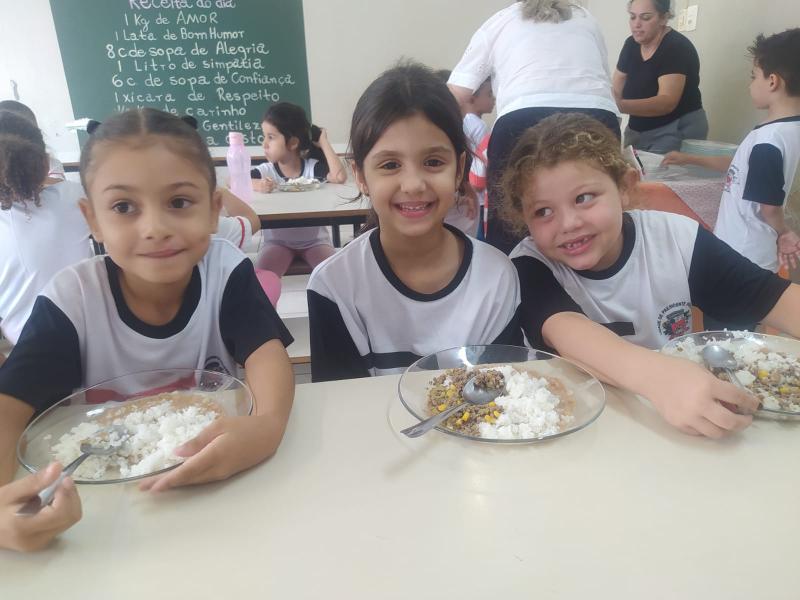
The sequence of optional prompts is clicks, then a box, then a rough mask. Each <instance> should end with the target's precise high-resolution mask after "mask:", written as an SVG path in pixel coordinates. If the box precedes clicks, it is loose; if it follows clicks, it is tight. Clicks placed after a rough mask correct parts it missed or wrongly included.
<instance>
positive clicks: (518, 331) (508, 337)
mask: <svg viewBox="0 0 800 600" xmlns="http://www.w3.org/2000/svg"><path fill="white" fill-rule="evenodd" d="M521 321H522V304H520V305H519V306H518V307H517V310H516V311H514V316H513V317H512V318H511V320H510V321H509V322H508V325H506V327H505V329H503V331H501V332H500V335H498V336H497V337H496V338H495V339H494V340H493V341H492V343H493V344H504V345H507V346H521V345H522V344H523V343H524V338H523V335H522V324H521Z"/></svg>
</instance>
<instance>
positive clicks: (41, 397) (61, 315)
mask: <svg viewBox="0 0 800 600" xmlns="http://www.w3.org/2000/svg"><path fill="white" fill-rule="evenodd" d="M271 339H280V340H281V341H282V342H283V344H284V345H288V344H290V343H291V341H292V337H291V335H290V334H289V332H288V330H287V329H286V328H285V327H284V325H283V323H282V322H281V320H280V318H279V317H278V314H277V313H276V312H275V309H274V308H273V306H272V304H270V302H269V300H268V299H267V297H266V295H265V294H264V291H263V289H262V288H261V285H260V284H259V283H258V279H257V278H256V275H255V272H254V270H253V264H252V263H251V262H250V260H248V259H247V257H246V256H245V255H244V254H242V252H241V251H240V250H238V249H237V248H234V247H233V245H232V244H230V243H229V242H227V241H226V240H221V239H212V240H211V243H210V245H209V248H208V251H207V252H206V254H205V256H204V257H203V259H202V260H201V261H200V263H198V265H197V266H196V267H195V268H194V270H193V272H192V277H191V280H190V283H189V285H188V287H187V289H186V292H185V293H184V298H183V302H182V304H181V307H180V309H179V310H178V314H177V315H175V317H174V318H173V319H172V321H170V322H169V323H166V324H164V325H150V324H148V323H145V322H143V321H141V320H140V319H138V318H137V317H136V315H135V314H134V313H133V312H132V311H131V310H130V308H129V307H128V305H127V303H126V302H125V298H124V295H123V292H122V289H121V286H120V280H119V267H117V266H116V265H115V264H114V263H113V262H112V260H111V258H110V257H108V256H98V257H95V258H93V259H90V260H85V261H83V262H81V263H79V264H77V265H73V266H71V267H68V268H66V269H64V270H63V271H61V272H60V273H59V274H58V275H57V276H56V277H55V278H54V279H53V280H52V281H51V282H50V284H49V285H48V286H47V287H46V288H45V290H44V291H43V292H42V294H41V295H40V296H39V297H38V298H37V300H36V304H35V305H34V308H33V312H32V313H31V317H30V319H29V321H28V323H27V324H26V325H25V328H24V329H23V332H22V335H21V336H20V339H19V343H18V344H17V346H15V348H14V350H13V351H12V353H11V355H10V356H9V357H8V360H7V361H6V362H5V364H3V366H2V368H0V393H3V394H8V395H10V396H12V397H14V398H18V399H20V400H22V401H23V402H26V403H28V404H30V405H31V406H34V407H35V408H37V409H44V408H47V407H48V406H50V405H51V404H52V403H53V402H55V401H57V400H59V399H60V398H63V397H65V396H66V395H68V394H69V393H71V391H72V390H73V389H75V388H79V387H89V386H93V385H96V384H97V383H100V382H102V381H106V380H108V379H111V378H114V377H118V376H120V375H125V374H128V373H135V372H139V371H150V370H154V369H161V370H163V369H207V370H211V371H218V372H224V373H229V374H236V373H237V370H238V365H244V363H245V361H246V360H247V358H248V356H249V355H250V354H251V353H252V352H253V351H255V350H257V349H258V348H259V347H261V345H263V344H264V343H266V342H268V341H269V340H271ZM165 383H169V382H165ZM152 387H157V386H155V385H153V386H152Z"/></svg>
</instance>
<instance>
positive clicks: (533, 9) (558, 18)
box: [520, 0, 574, 23]
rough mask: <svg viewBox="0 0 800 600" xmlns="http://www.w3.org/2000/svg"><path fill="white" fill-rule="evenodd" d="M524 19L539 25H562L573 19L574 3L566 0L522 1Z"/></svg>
mask: <svg viewBox="0 0 800 600" xmlns="http://www.w3.org/2000/svg"><path fill="white" fill-rule="evenodd" d="M520 2H522V18H523V19H530V20H532V21H536V22H537V23H561V22H562V21H569V20H570V19H571V18H572V7H573V6H574V4H573V3H572V2H565V0H520Z"/></svg>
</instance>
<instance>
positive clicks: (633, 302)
mask: <svg viewBox="0 0 800 600" xmlns="http://www.w3.org/2000/svg"><path fill="white" fill-rule="evenodd" d="M622 232H623V248H622V254H621V255H620V257H619V259H618V260H617V261H616V263H615V264H613V265H612V266H611V267H609V268H608V269H605V270H603V271H574V270H572V269H570V268H569V267H568V266H566V265H564V264H563V263H560V262H556V261H552V260H550V259H549V258H547V257H545V256H544V255H543V254H542V253H541V252H540V251H539V249H538V248H537V247H536V245H535V244H534V242H533V240H532V239H531V238H526V239H524V240H523V241H522V242H520V244H519V245H518V246H517V247H516V248H515V249H514V251H513V252H512V253H511V258H512V261H513V263H514V265H515V266H516V268H517V272H518V273H519V278H520V287H521V290H522V311H521V315H522V316H521V320H522V329H523V331H524V332H525V336H526V338H527V340H528V343H530V344H531V346H533V347H534V348H545V346H546V344H545V342H544V340H543V338H542V326H543V325H544V323H545V322H546V321H547V319H549V318H550V317H551V316H553V315H555V314H557V313H560V312H577V313H582V314H584V315H586V316H587V317H588V318H589V319H591V320H592V321H594V322H596V323H599V324H601V325H604V326H606V327H608V328H609V329H611V330H612V331H614V332H615V333H616V334H618V335H620V336H623V337H625V339H627V340H628V341H629V342H632V343H634V344H638V345H639V346H644V347H646V348H651V349H659V348H661V347H662V346H663V345H664V344H666V343H667V342H668V341H669V340H671V339H673V338H676V337H678V336H681V335H684V334H687V333H690V332H691V331H692V311H691V309H692V306H693V305H694V306H697V307H698V308H699V309H700V310H702V311H703V312H704V313H705V314H708V315H710V316H712V317H714V318H716V319H718V320H721V321H723V320H724V321H727V322H732V323H739V322H741V323H743V324H745V323H753V322H756V321H760V320H762V319H763V318H764V317H765V316H766V315H767V314H768V313H769V312H770V311H771V310H772V308H773V307H774V306H775V304H776V303H777V302H778V300H779V299H780V297H781V295H782V294H783V292H784V291H785V290H786V288H787V287H788V286H789V282H788V281H786V280H783V279H781V278H779V277H778V276H776V275H775V274H774V273H771V272H769V271H767V270H764V269H762V268H760V267H758V266H757V265H755V264H753V263H752V262H750V261H749V260H747V259H746V258H745V257H743V256H742V255H741V254H739V253H738V252H736V251H735V250H733V249H732V248H731V247H730V246H728V245H727V244H725V243H724V242H722V241H720V240H719V239H718V238H716V237H715V236H714V235H712V234H711V233H710V232H708V231H706V230H705V229H703V228H702V227H701V226H700V225H699V224H698V223H697V222H696V221H693V220H692V219H689V218H688V217H684V216H681V215H675V214H671V213H665V212H659V211H650V210H648V211H640V210H635V211H630V212H628V213H625V215H624V218H623V227H622Z"/></svg>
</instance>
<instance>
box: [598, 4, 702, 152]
mask: <svg viewBox="0 0 800 600" xmlns="http://www.w3.org/2000/svg"><path fill="white" fill-rule="evenodd" d="M628 12H629V14H630V27H631V34H632V35H631V37H629V38H628V39H627V40H625V45H624V46H623V47H622V51H621V52H620V55H619V61H618V62H617V69H616V71H615V72H614V96H615V98H616V99H617V105H618V106H619V110H620V111H621V112H623V113H627V114H629V115H630V116H631V118H630V122H629V123H628V127H627V129H626V130H625V145H626V146H628V145H632V146H634V147H636V148H640V149H642V150H648V151H650V152H658V153H660V154H666V153H667V152H670V151H672V150H680V147H681V142H682V141H683V140H684V139H700V140H704V139H706V137H707V136H708V119H707V118H706V112H705V110H703V102H702V99H701V97H700V58H699V57H698V55H697V50H695V47H694V46H693V45H692V42H690V41H689V39H688V38H687V37H686V36H684V35H683V34H680V33H678V32H677V31H675V30H674V29H672V28H671V27H670V26H669V25H668V24H667V23H668V22H669V19H670V18H671V17H672V13H671V12H670V0H631V1H630V2H628Z"/></svg>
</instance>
